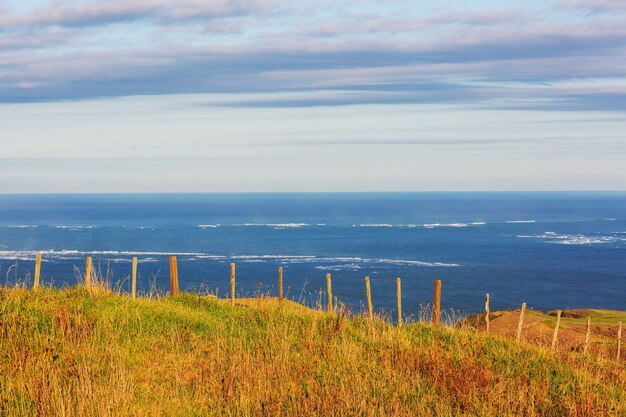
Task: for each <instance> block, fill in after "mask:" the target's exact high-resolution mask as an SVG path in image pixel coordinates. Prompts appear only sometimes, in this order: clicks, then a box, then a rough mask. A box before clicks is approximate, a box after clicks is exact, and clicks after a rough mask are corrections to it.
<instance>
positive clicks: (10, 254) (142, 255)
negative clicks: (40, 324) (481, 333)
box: [0, 249, 461, 269]
mask: <svg viewBox="0 0 626 417" xmlns="http://www.w3.org/2000/svg"><path fill="white" fill-rule="evenodd" d="M37 253H41V254H42V255H43V259H44V260H50V259H54V260H58V259H79V258H83V257H85V256H101V257H103V258H104V260H110V261H112V262H128V261H130V256H137V257H138V258H139V261H140V262H157V261H158V259H157V258H155V257H159V256H160V257H165V256H187V257H189V259H187V260H188V261H197V260H215V261H223V260H226V259H228V260H233V261H240V262H271V261H279V262H282V263H319V264H331V265H330V266H331V267H332V266H334V267H339V266H340V265H344V266H345V265H349V266H345V268H346V269H348V268H356V267H360V264H391V265H414V266H424V267H459V266H461V265H459V264H456V263H443V262H425V261H418V260H406V259H378V258H361V257H317V256H313V255H230V256H226V255H214V254H210V253H200V252H148V251H145V252H141V251H138V252H133V251H113V250H111V251H79V250H75V249H68V250H42V251H19V250H17V251H16V250H2V251H0V258H3V259H16V260H33V259H35V256H36V255H37ZM122 257H129V258H127V259H124V258H122ZM320 266H322V265H320ZM324 268H327V267H326V266H324Z"/></svg>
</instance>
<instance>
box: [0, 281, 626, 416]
mask: <svg viewBox="0 0 626 417" xmlns="http://www.w3.org/2000/svg"><path fill="white" fill-rule="evenodd" d="M0 376H1V378H0V415H2V416H30V415H33V416H34V415H40V416H108V415H112V416H114V415H133V416H158V415H167V416H201V415H226V416H252V415H271V416H276V415H290V416H291V415H301V416H311V415H324V416H343V415H362V416H368V415H372V416H373V415H385V416H387V415H389V416H391V415H406V416H409V415H411V416H413V415H437V416H446V415H484V416H489V415H494V416H495V415H499V416H506V415H511V416H513V415H516V416H518V415H525V416H533V415H541V416H568V415H572V416H593V415H611V416H616V415H625V414H626V368H625V367H624V364H623V363H621V364H618V363H617V362H614V361H608V360H603V359H598V358H596V357H594V356H589V355H582V354H580V353H559V354H552V353H550V352H549V351H548V350H546V349H543V348H540V347H535V346H532V345H527V344H518V343H516V342H512V341H509V340H506V339H503V338H500V337H498V336H485V335H482V334H476V333H474V332H471V331H465V330H458V329H450V328H441V329H434V328H433V327H431V326H430V325H428V324H411V325H406V326H404V327H402V328H396V327H392V326H390V325H388V324H385V323H383V322H375V323H374V326H373V327H372V328H370V327H369V326H368V323H367V320H366V319H364V318H362V317H353V318H350V319H346V318H344V317H342V316H340V315H330V314H326V313H321V312H317V311H313V310H308V309H305V308H303V307H301V306H299V305H297V304H295V303H292V302H283V303H280V304H279V303H278V302H277V301H275V300H265V301H259V302H255V301H248V302H247V303H246V304H245V305H236V306H234V307H233V306H231V305H229V304H228V303H226V302H224V301H223V300H217V299H212V298H207V297H199V296H197V295H192V294H183V295H181V296H179V297H175V298H159V299H152V300H149V299H137V300H132V299H130V298H129V297H126V296H120V295H116V294H112V293H101V294H92V295H90V294H88V293H87V292H86V291H85V290H82V289H65V290H52V289H44V290H41V291H37V292H33V291H27V290H22V289H3V290H0Z"/></svg>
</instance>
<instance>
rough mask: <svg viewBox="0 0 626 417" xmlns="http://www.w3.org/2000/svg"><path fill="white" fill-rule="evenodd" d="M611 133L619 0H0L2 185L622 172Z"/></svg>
mask: <svg viewBox="0 0 626 417" xmlns="http://www.w3.org/2000/svg"><path fill="white" fill-rule="evenodd" d="M625 132H626V2H624V1H615V0H560V1H553V2H550V1H527V2H524V3H523V4H522V3H521V2H518V1H515V2H513V1H475V2H461V1H447V2H444V1H419V2H418V1H357V0H346V1H327V0H320V1H316V2H304V1H288V0H287V1H285V0H282V1H278V0H276V1H274V0H252V1H239V0H237V1H225V0H218V1H215V0H176V1H174V0H142V1H138V0H137V1H130V0H124V1H121V0H108V1H67V0H53V1H44V0H30V1H24V0H19V1H18V0H8V1H7V0H1V1H0V192H42V191H50V192H90V191H91V192H97V191H110V192H137V191H145V192H158V191H186V192H189V191H384V190H389V191H401V190H407V191H410V190H415V191H419V190H426V191H432V190H624V189H626V163H624V161H626V138H625Z"/></svg>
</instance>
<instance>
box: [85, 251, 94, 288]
mask: <svg viewBox="0 0 626 417" xmlns="http://www.w3.org/2000/svg"><path fill="white" fill-rule="evenodd" d="M92 267H93V261H92V259H91V256H88V257H87V261H85V288H87V289H88V290H90V289H91V270H92Z"/></svg>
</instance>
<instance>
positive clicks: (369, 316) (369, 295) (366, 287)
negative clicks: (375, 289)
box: [365, 277, 374, 325]
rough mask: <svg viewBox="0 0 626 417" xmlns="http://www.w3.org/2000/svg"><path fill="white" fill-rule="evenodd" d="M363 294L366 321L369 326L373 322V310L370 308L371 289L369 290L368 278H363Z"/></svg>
mask: <svg viewBox="0 0 626 417" xmlns="http://www.w3.org/2000/svg"><path fill="white" fill-rule="evenodd" d="M365 294H366V296H367V319H368V321H369V323H370V325H371V324H372V323H373V321H374V309H373V307H372V289H371V288H370V277H365Z"/></svg>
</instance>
